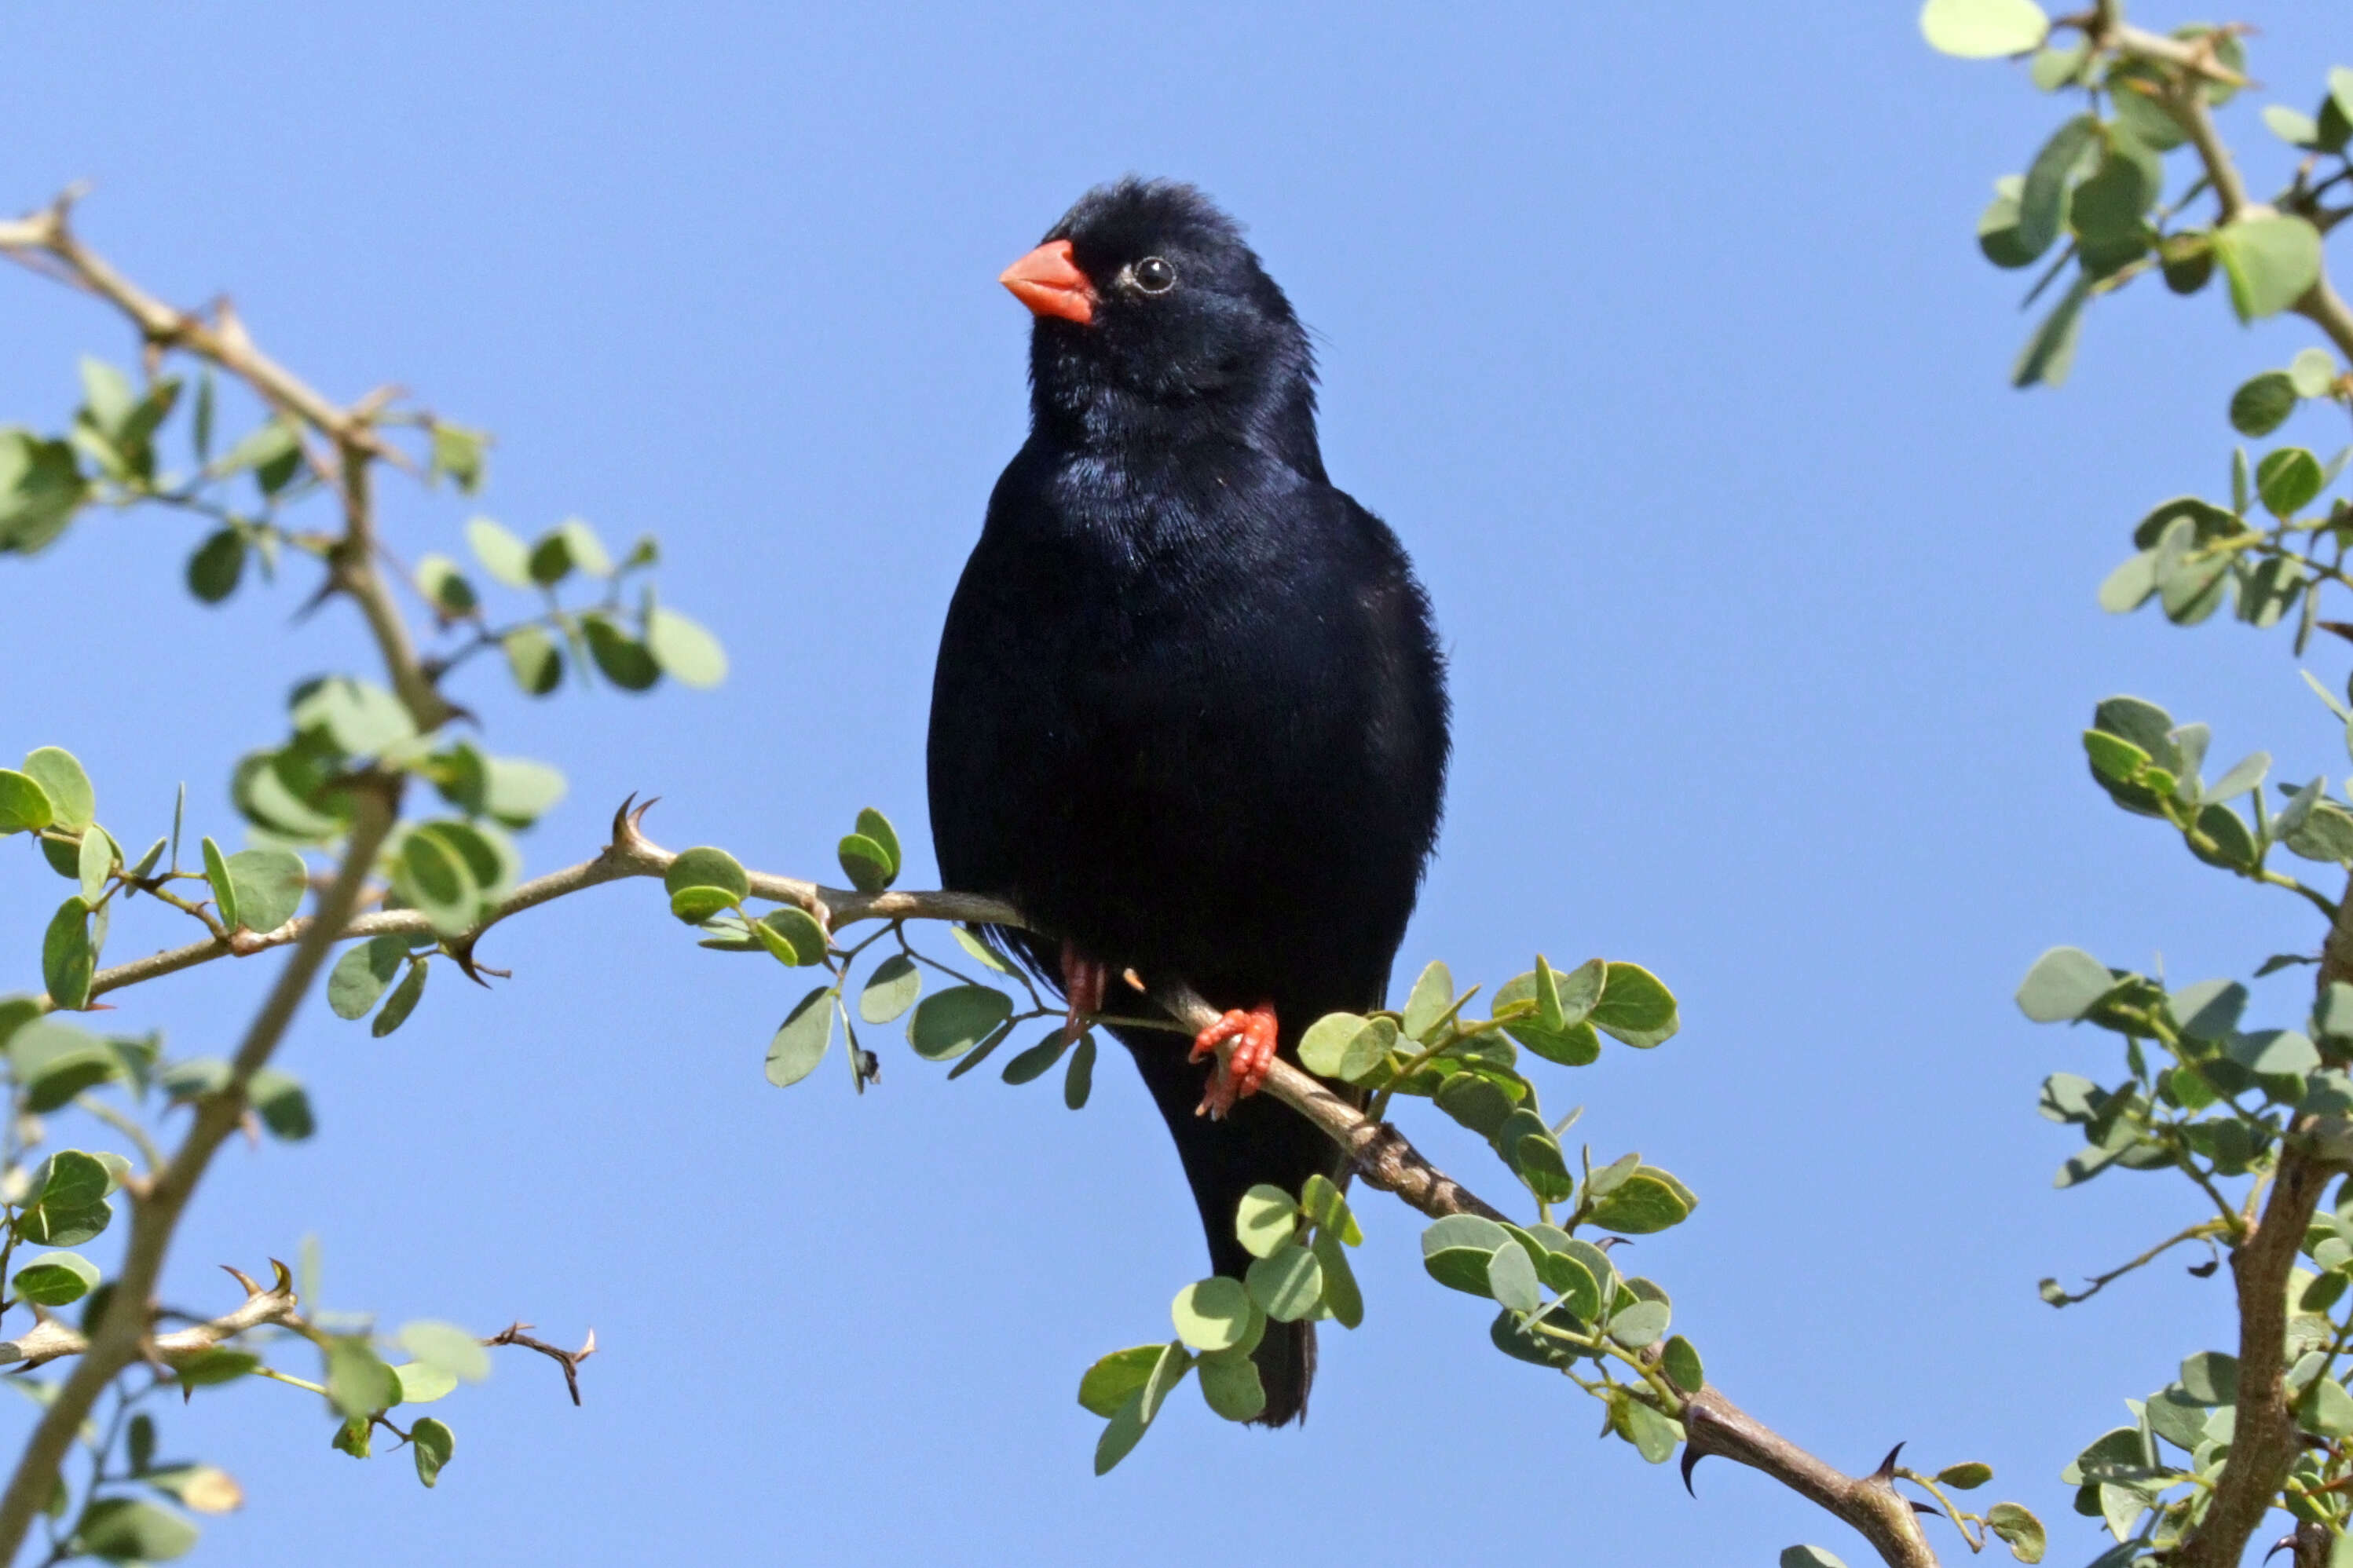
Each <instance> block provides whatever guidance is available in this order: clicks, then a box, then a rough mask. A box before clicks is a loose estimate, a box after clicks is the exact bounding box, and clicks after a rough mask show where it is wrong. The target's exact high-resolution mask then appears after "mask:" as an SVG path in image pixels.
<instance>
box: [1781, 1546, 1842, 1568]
mask: <svg viewBox="0 0 2353 1568" xmlns="http://www.w3.org/2000/svg"><path fill="white" fill-rule="evenodd" d="M1781 1568H1846V1563H1845V1562H1844V1561H1843V1560H1842V1559H1841V1558H1840V1557H1838V1556H1837V1555H1836V1554H1835V1553H1833V1552H1831V1551H1830V1550H1829V1549H1828V1548H1827V1547H1821V1546H1790V1547H1785V1548H1784V1549H1783V1550H1782V1552H1781Z"/></svg>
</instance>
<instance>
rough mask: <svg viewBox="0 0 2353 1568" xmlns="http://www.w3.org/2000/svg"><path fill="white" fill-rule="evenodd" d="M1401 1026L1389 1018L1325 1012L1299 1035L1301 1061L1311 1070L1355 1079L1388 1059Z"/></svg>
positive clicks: (1351, 1080)
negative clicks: (1390, 1048) (1370, 1017)
mask: <svg viewBox="0 0 2353 1568" xmlns="http://www.w3.org/2000/svg"><path fill="white" fill-rule="evenodd" d="M1397 1037H1398V1026H1396V1025H1395V1024H1392V1023H1390V1022H1389V1021H1388V1019H1386V1018H1374V1019H1366V1018H1360V1017H1358V1016H1356V1014H1354V1013H1326V1014H1325V1015H1324V1016H1322V1017H1321V1018H1318V1019H1316V1020H1315V1022H1314V1023H1313V1024H1310V1025H1309V1026H1307V1032H1306V1033H1305V1034H1304V1035H1303V1036H1301V1037H1300V1040H1299V1061H1300V1065H1301V1066H1303V1067H1304V1068H1306V1069H1307V1070H1308V1071H1309V1072H1312V1073H1315V1074H1317V1075H1318V1076H1320V1077H1323V1078H1335V1079H1341V1080H1342V1081H1343V1082H1347V1083H1355V1082H1356V1081H1358V1080H1359V1079H1364V1078H1366V1077H1367V1076H1369V1075H1370V1074H1371V1073H1372V1072H1373V1070H1374V1069H1375V1068H1378V1067H1379V1066H1380V1065H1381V1063H1382V1062H1384V1061H1385V1060H1387V1059H1388V1053H1389V1047H1391V1046H1393V1045H1395V1044H1396V1043H1397Z"/></svg>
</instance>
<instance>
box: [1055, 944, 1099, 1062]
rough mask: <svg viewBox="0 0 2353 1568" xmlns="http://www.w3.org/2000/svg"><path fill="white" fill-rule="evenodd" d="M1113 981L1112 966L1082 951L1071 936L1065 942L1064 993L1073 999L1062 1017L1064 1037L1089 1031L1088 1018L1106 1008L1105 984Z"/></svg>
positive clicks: (1063, 957) (1063, 964) (1063, 946)
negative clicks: (1104, 998) (1104, 1003)
mask: <svg viewBox="0 0 2353 1568" xmlns="http://www.w3.org/2000/svg"><path fill="white" fill-rule="evenodd" d="M1108 984H1111V966H1110V965H1109V964H1106V963H1103V962H1101V961H1100V960H1097V959H1092V958H1089V957H1087V956H1085V955H1084V954H1083V953H1082V952H1079V944H1078V943H1077V942H1071V941H1069V940H1067V939H1065V940H1064V942H1063V943H1062V994H1063V996H1065V997H1066V998H1068V999H1069V1002H1070V1011H1069V1012H1068V1013H1066V1014H1065V1015H1064V1016H1063V1018H1062V1038H1063V1039H1064V1040H1065V1041H1071V1040H1075V1039H1077V1038H1078V1037H1080V1036H1081V1035H1082V1034H1084V1033H1086V1028H1087V1018H1088V1016H1090V1015H1091V1014H1095V1013H1100V1012H1102V1011H1103V987H1104V986H1106V985H1108Z"/></svg>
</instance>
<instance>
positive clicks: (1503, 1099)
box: [1430, 1072, 1513, 1138]
mask: <svg viewBox="0 0 2353 1568" xmlns="http://www.w3.org/2000/svg"><path fill="white" fill-rule="evenodd" d="M1430 1098H1431V1100H1433V1101H1435V1102H1436V1104H1437V1106H1438V1109H1439V1110H1442V1111H1444V1112H1446V1114H1447V1115H1449V1116H1451V1117H1452V1118H1454V1120H1455V1121H1459V1122H1461V1124H1462V1125H1463V1126H1465V1127H1468V1128H1469V1129H1471V1131H1473V1132H1476V1133H1478V1134H1479V1135H1480V1136H1481V1137H1482V1138H1492V1137H1493V1136H1494V1135H1495V1134H1496V1132H1498V1131H1501V1130H1502V1128H1503V1125H1504V1121H1506V1120H1507V1119H1509V1117H1510V1116H1511V1114H1512V1110H1513V1102H1512V1097H1511V1095H1510V1093H1509V1092H1508V1091H1506V1090H1505V1089H1504V1086H1503V1085H1501V1084H1499V1083H1497V1082H1496V1081H1495V1080H1494V1079H1491V1078H1488V1077H1486V1076H1484V1075H1483V1074H1481V1073H1475V1072H1459V1073H1456V1074H1455V1075H1454V1076H1453V1077H1451V1078H1450V1079H1447V1080H1446V1081H1445V1082H1444V1083H1442V1084H1440V1085H1439V1086H1438V1092H1437V1093H1436V1094H1434V1095H1432V1096H1431V1097H1430Z"/></svg>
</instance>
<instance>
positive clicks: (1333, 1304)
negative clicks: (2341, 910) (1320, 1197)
mask: <svg viewBox="0 0 2353 1568" xmlns="http://www.w3.org/2000/svg"><path fill="white" fill-rule="evenodd" d="M1309 1250H1310V1251H1312V1252H1314V1254H1315V1261H1316V1263H1317V1264H1318V1265H1319V1266H1320V1267H1321V1268H1322V1271H1323V1276H1324V1308H1325V1309H1326V1310H1329V1311H1330V1312H1331V1314H1332V1316H1333V1317H1334V1318H1335V1320H1336V1321H1338V1322H1339V1324H1340V1326H1341V1327H1342V1328H1344V1329H1353V1328H1356V1327H1357V1326H1358V1325H1359V1324H1361V1323H1363V1322H1364V1321H1365V1292H1364V1289H1363V1288H1362V1287H1360V1286H1359V1285H1358V1284H1357V1283H1356V1268H1354V1266H1352V1265H1351V1264H1350V1263H1349V1262H1348V1253H1347V1248H1346V1247H1344V1246H1343V1245H1342V1243H1341V1237H1340V1236H1339V1235H1338V1233H1336V1232H1335V1231H1330V1230H1323V1231H1318V1232H1317V1233H1316V1235H1315V1240H1314V1243H1313V1244H1311V1246H1310V1247H1309Z"/></svg>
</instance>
